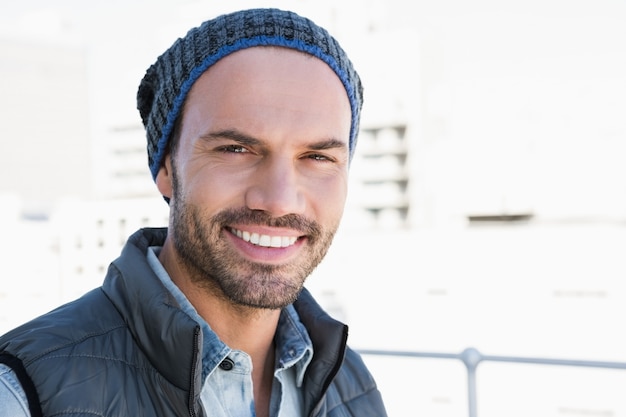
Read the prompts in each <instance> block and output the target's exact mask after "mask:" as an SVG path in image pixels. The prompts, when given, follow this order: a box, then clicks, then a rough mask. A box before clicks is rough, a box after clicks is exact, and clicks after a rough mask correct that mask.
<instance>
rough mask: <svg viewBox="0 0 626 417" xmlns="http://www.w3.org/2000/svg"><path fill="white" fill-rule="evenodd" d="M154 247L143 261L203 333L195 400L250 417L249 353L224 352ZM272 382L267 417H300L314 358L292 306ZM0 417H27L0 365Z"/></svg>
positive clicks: (219, 412) (10, 375)
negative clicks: (199, 384)
mask: <svg viewBox="0 0 626 417" xmlns="http://www.w3.org/2000/svg"><path fill="white" fill-rule="evenodd" d="M159 251H160V248H159V247H152V248H150V250H148V262H149V264H150V266H151V267H152V269H153V270H154V272H155V273H156V275H157V276H158V277H159V279H160V280H161V281H162V282H163V284H164V285H165V287H166V288H167V289H168V291H170V292H171V293H172V295H173V296H174V297H175V298H176V300H177V301H178V303H179V304H180V307H181V309H182V310H183V311H185V312H186V313H187V314H188V315H189V316H190V317H192V318H193V319H194V320H196V321H197V322H198V323H199V324H200V326H201V328H202V334H203V346H202V349H203V351H202V379H203V381H204V383H203V386H202V391H201V393H200V398H201V400H202V403H203V405H204V408H205V411H206V415H207V416H211V417H226V416H231V415H237V416H246V415H247V416H254V415H255V411H254V398H253V387H252V361H251V358H250V356H249V355H248V354H246V353H245V352H242V351H238V350H234V349H231V348H229V347H228V346H227V345H226V344H224V342H222V341H221V340H220V339H219V337H218V336H217V335H216V334H215V333H214V332H213V331H212V330H211V328H210V327H209V325H208V324H207V323H206V321H204V320H203V319H202V318H201V317H200V316H199V315H198V313H197V312H196V310H195V309H194V307H193V306H192V305H191V303H190V302H189V301H188V300H187V298H186V297H185V295H184V294H183V293H182V292H181V291H180V290H179V289H178V287H177V286H176V285H175V284H174V283H173V282H172V280H171V279H170V277H169V275H168V274H167V272H166V271H165V268H163V266H162V265H161V263H160V261H159V259H158V253H159ZM275 341H276V353H275V358H276V360H275V363H276V365H275V370H274V383H273V384H272V394H271V398H270V416H272V417H287V416H289V417H291V416H298V415H302V414H303V403H302V393H301V390H300V389H299V388H300V387H301V386H302V381H303V379H304V373H305V371H306V368H307V366H308V364H309V363H310V361H311V359H312V357H313V344H312V342H311V340H310V338H309V335H308V332H307V331H306V329H305V327H304V325H303V324H302V323H301V322H300V319H299V317H298V314H297V313H296V311H295V309H294V308H293V306H291V305H290V306H288V307H287V308H285V309H283V311H282V312H281V314H280V318H279V322H278V328H277V331H276V337H275ZM0 417H30V412H29V411H28V403H27V400H26V395H25V393H24V391H23V389H22V388H21V386H20V383H19V381H18V380H17V377H16V375H15V373H14V372H13V371H12V370H11V369H10V368H8V367H7V366H5V365H2V364H0Z"/></svg>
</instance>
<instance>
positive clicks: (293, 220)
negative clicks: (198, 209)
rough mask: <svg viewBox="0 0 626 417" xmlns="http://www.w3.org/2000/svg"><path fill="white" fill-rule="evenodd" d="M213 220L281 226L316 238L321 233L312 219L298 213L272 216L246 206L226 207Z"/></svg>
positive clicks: (215, 221)
mask: <svg viewBox="0 0 626 417" xmlns="http://www.w3.org/2000/svg"><path fill="white" fill-rule="evenodd" d="M213 222H214V223H217V224H221V225H222V226H226V225H229V224H233V223H237V224H254V225H263V226H269V227H282V228H287V229H294V230H297V231H299V232H301V233H302V234H305V235H307V236H309V237H313V238H316V237H318V236H320V235H321V234H322V228H321V227H320V225H319V224H318V223H317V222H316V221H313V220H309V219H307V218H306V217H304V216H300V215H298V214H286V215H284V216H281V217H273V216H272V215H271V214H269V213H267V212H265V211H262V210H250V209H248V208H245V207H244V208H239V209H228V210H224V211H221V212H219V213H218V214H216V215H215V216H213Z"/></svg>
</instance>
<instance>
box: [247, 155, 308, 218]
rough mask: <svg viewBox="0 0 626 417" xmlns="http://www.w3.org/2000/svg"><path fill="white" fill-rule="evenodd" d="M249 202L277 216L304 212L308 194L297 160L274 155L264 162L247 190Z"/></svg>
mask: <svg viewBox="0 0 626 417" xmlns="http://www.w3.org/2000/svg"><path fill="white" fill-rule="evenodd" d="M246 205H247V206H248V208H249V209H251V210H263V211H265V212H267V213H269V214H271V215H272V216H273V217H280V216H284V215H287V214H302V213H303V212H304V209H305V198H304V194H303V189H302V184H301V181H300V179H299V175H298V172H297V169H296V167H295V166H294V163H293V162H292V161H291V160H289V158H278V157H276V158H271V159H269V158H268V160H267V161H264V162H263V163H262V164H260V166H259V169H258V170H257V171H256V172H255V173H254V178H252V181H251V185H250V187H248V189H247V191H246Z"/></svg>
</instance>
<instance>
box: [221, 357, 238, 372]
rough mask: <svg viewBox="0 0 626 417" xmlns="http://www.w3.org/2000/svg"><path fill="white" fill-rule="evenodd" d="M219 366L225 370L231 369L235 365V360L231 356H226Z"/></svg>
mask: <svg viewBox="0 0 626 417" xmlns="http://www.w3.org/2000/svg"><path fill="white" fill-rule="evenodd" d="M219 367H220V369H221V370H223V371H230V370H231V369H233V368H234V367H235V362H233V361H232V359H230V358H226V359H224V360H223V361H222V362H221V363H220V364H219Z"/></svg>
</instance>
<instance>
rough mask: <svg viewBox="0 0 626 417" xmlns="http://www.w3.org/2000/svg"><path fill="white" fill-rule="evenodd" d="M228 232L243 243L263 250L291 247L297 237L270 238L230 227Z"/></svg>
mask: <svg viewBox="0 0 626 417" xmlns="http://www.w3.org/2000/svg"><path fill="white" fill-rule="evenodd" d="M229 229H230V232H231V233H232V234H233V235H235V236H237V237H238V238H240V239H241V240H243V241H244V242H248V243H251V244H253V245H256V246H262V247H265V248H287V247H289V246H293V245H294V244H295V243H296V241H297V240H298V237H297V236H278V235H276V236H270V235H265V234H260V233H255V232H248V231H245V230H239V229H235V228H234V227H230V228H229Z"/></svg>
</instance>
